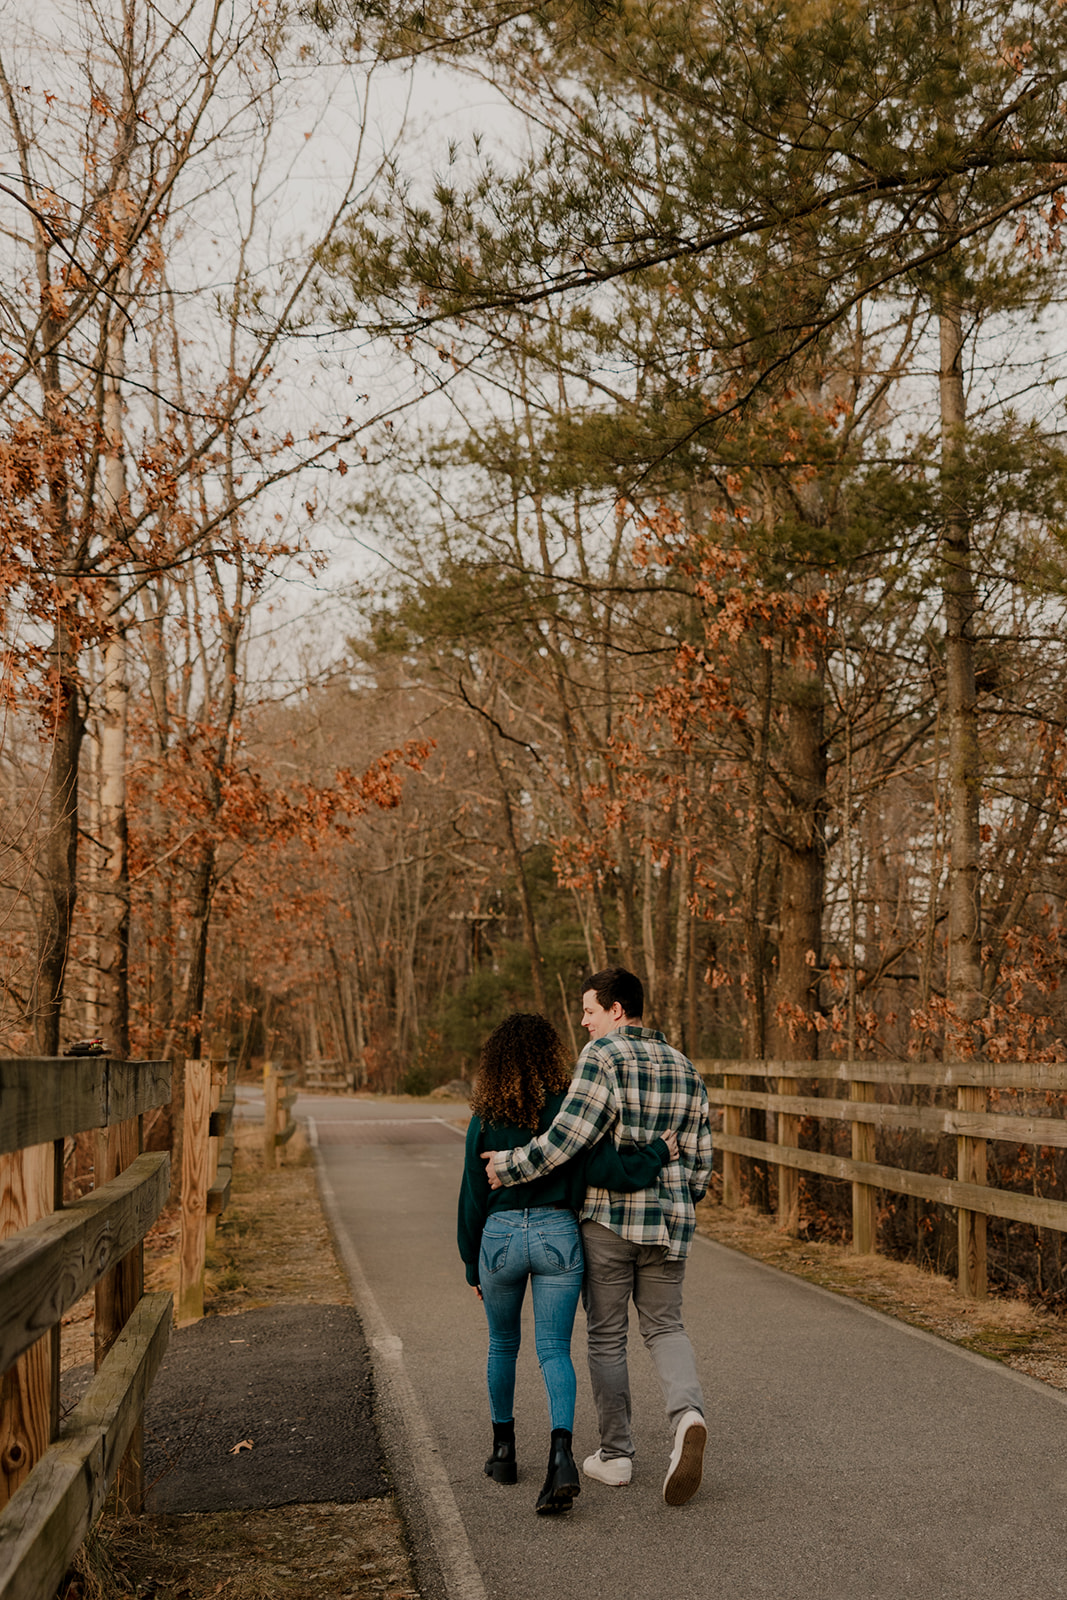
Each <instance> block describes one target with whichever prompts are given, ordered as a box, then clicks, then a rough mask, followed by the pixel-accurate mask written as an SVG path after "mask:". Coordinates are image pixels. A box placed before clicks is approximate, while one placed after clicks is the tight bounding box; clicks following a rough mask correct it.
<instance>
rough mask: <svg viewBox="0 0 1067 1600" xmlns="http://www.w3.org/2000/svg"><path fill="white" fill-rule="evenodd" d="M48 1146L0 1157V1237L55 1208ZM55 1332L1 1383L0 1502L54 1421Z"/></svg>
mask: <svg viewBox="0 0 1067 1600" xmlns="http://www.w3.org/2000/svg"><path fill="white" fill-rule="evenodd" d="M55 1200H56V1159H55V1153H54V1150H53V1147H52V1145H50V1144H35V1145H32V1146H31V1147H30V1148H29V1149H27V1150H14V1151H12V1152H11V1153H10V1154H9V1155H2V1156H0V1239H3V1238H6V1236H7V1235H8V1234H11V1233H17V1232H18V1231H19V1229H20V1228H25V1227H28V1226H29V1224H30V1223H31V1222H36V1221H38V1219H39V1218H41V1217H46V1216H48V1215H49V1213H50V1212H51V1211H53V1210H54V1209H55ZM58 1336H59V1329H58V1328H54V1329H53V1330H52V1331H51V1333H46V1334H45V1335H44V1336H43V1338H40V1339H38V1341H37V1343H36V1344H34V1345H31V1346H30V1348H29V1349H28V1350H27V1351H26V1352H25V1354H23V1355H21V1356H20V1357H19V1358H18V1360H17V1361H16V1362H15V1365H14V1366H13V1367H11V1368H10V1369H9V1370H8V1371H7V1372H5V1373H4V1375H3V1379H2V1383H0V1506H4V1505H6V1504H7V1502H8V1501H9V1500H10V1499H11V1496H12V1495H13V1494H14V1493H15V1490H16V1489H17V1488H18V1487H19V1485H20V1484H21V1483H22V1482H23V1480H24V1479H25V1478H26V1477H28V1476H29V1473H30V1471H31V1469H32V1467H33V1465H34V1463H35V1462H36V1461H38V1460H39V1459H40V1458H41V1456H42V1455H43V1454H44V1452H45V1451H46V1450H47V1448H48V1446H49V1444H50V1443H51V1441H52V1439H53V1437H54V1436H55V1433H56V1430H57V1428H58V1426H59V1415H58V1381H57V1382H56V1383H55V1384H53V1368H54V1369H55V1375H56V1379H57V1380H58V1373H59V1363H58V1359H54V1358H57V1357H58V1351H59V1346H58Z"/></svg>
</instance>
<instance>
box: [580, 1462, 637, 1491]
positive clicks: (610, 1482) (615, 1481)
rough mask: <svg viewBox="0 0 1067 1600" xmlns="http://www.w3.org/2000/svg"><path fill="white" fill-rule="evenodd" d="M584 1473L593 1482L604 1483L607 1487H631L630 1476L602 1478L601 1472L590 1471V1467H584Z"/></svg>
mask: <svg viewBox="0 0 1067 1600" xmlns="http://www.w3.org/2000/svg"><path fill="white" fill-rule="evenodd" d="M582 1475H583V1476H584V1477H586V1478H589V1479H590V1481H591V1482H593V1483H602V1484H603V1485H604V1487H605V1489H628V1488H629V1487H630V1479H629V1478H601V1477H600V1476H599V1474H597V1473H595V1472H590V1471H589V1469H588V1467H583V1468H582Z"/></svg>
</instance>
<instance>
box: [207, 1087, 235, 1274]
mask: <svg viewBox="0 0 1067 1600" xmlns="http://www.w3.org/2000/svg"><path fill="white" fill-rule="evenodd" d="M228 1077H229V1063H228V1062H226V1061H212V1063H211V1094H210V1100H209V1104H210V1111H209V1114H208V1141H207V1186H208V1188H209V1189H210V1188H211V1185H212V1184H213V1183H214V1182H215V1179H216V1178H217V1177H218V1175H219V1150H220V1149H221V1147H222V1139H221V1138H220V1136H219V1135H218V1133H216V1132H214V1131H213V1129H214V1125H215V1112H216V1111H217V1110H218V1109H219V1105H220V1103H221V1101H222V1093H223V1090H224V1089H225V1087H226V1083H227V1080H228ZM204 1204H205V1205H206V1204H207V1200H206V1198H205V1201H204ZM218 1220H219V1219H218V1215H217V1214H216V1213H215V1212H213V1211H212V1212H209V1213H208V1216H207V1219H206V1222H205V1228H206V1233H205V1240H206V1243H207V1244H209V1245H213V1244H214V1243H215V1228H216V1225H217V1223H218Z"/></svg>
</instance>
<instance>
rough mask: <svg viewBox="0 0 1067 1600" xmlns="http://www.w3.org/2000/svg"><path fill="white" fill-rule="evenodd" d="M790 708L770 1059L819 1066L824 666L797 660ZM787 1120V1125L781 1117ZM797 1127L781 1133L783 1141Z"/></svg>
mask: <svg viewBox="0 0 1067 1600" xmlns="http://www.w3.org/2000/svg"><path fill="white" fill-rule="evenodd" d="M784 696H785V699H786V704H787V708H788V709H787V719H788V721H787V729H786V749H785V756H786V762H785V765H786V770H785V774H784V777H785V788H786V806H785V816H784V818H783V826H782V830H781V831H782V836H783V837H782V839H781V842H780V845H779V853H778V857H779V867H780V873H781V878H780V886H779V907H778V925H779V934H778V971H777V976H776V982H775V986H774V1003H775V1014H774V1017H773V1018H772V1019H771V1021H770V1030H769V1031H770V1038H771V1049H772V1053H773V1055H775V1056H777V1057H781V1058H785V1059H789V1058H792V1059H793V1060H800V1061H814V1060H815V1059H816V1057H817V1055H818V1040H819V1036H818V1034H817V1032H816V1031H815V1028H814V1025H813V1024H812V1019H813V1018H814V1015H815V1012H816V1010H817V1008H818V1004H819V969H820V967H821V965H822V925H823V898H824V888H825V821H826V745H825V735H824V720H825V712H824V685H823V680H822V663H821V661H819V662H817V663H815V664H814V665H811V666H808V665H805V664H804V663H802V662H799V661H798V662H797V663H796V664H795V665H794V666H793V667H792V668H791V669H790V671H789V672H788V674H787V675H786V679H785V684H784ZM796 1087H797V1080H796V1079H795V1078H792V1077H789V1078H784V1077H783V1078H781V1079H779V1089H780V1091H781V1092H782V1093H784V1094H788V1093H795V1092H796ZM783 1122H784V1119H783ZM792 1128H793V1125H792V1124H784V1126H783V1128H782V1129H781V1135H782V1138H783V1142H784V1140H785V1139H786V1137H790V1138H791V1137H792ZM780 1183H782V1184H783V1188H782V1193H781V1194H780V1196H779V1200H780V1207H779V1209H780V1222H781V1226H782V1228H783V1229H784V1230H785V1231H786V1232H789V1233H795V1232H796V1231H797V1228H798V1226H799V1220H800V1212H799V1186H798V1185H797V1184H796V1182H795V1179H794V1178H793V1175H792V1173H790V1172H785V1173H783V1174H782V1177H780Z"/></svg>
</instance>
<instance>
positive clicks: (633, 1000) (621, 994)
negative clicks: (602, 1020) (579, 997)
mask: <svg viewBox="0 0 1067 1600" xmlns="http://www.w3.org/2000/svg"><path fill="white" fill-rule="evenodd" d="M590 989H592V990H593V992H594V994H595V995H596V997H597V1002H598V1004H599V1005H601V1006H602V1007H603V1008H604V1010H605V1011H610V1010H611V1008H612V1006H613V1005H615V1003H616V1001H617V1002H618V1004H619V1005H620V1006H622V1009H623V1012H624V1014H625V1015H626V1016H628V1017H634V1018H635V1019H636V1018H640V1017H643V1016H644V1014H645V990H644V985H643V984H642V982H641V979H640V978H639V977H638V976H637V973H636V972H627V970H626V968H625V967H605V968H604V970H603V972H594V973H593V976H592V977H591V978H586V980H585V982H584V983H583V984H582V993H583V994H588V993H589V991H590Z"/></svg>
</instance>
